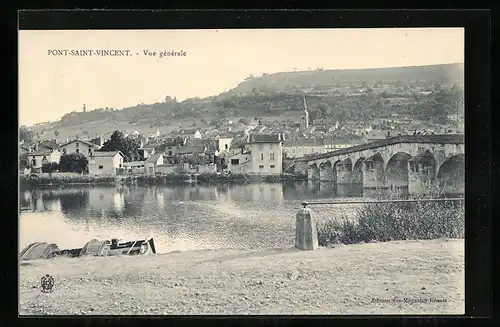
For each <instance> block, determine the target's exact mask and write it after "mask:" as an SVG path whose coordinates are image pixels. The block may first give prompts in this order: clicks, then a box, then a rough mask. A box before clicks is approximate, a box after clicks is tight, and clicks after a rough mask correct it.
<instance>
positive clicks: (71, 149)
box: [60, 140, 99, 157]
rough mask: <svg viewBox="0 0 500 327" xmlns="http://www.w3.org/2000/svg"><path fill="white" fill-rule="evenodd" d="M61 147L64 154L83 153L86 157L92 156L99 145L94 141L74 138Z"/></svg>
mask: <svg viewBox="0 0 500 327" xmlns="http://www.w3.org/2000/svg"><path fill="white" fill-rule="evenodd" d="M60 149H61V152H62V153H63V154H71V153H81V154H83V155H85V156H86V157H90V156H92V154H93V153H94V151H97V150H98V149H99V146H98V145H97V144H94V143H92V142H87V141H83V140H73V141H70V142H68V143H66V144H63V145H61V147H60Z"/></svg>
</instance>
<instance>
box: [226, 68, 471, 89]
mask: <svg viewBox="0 0 500 327" xmlns="http://www.w3.org/2000/svg"><path fill="white" fill-rule="evenodd" d="M463 80H464V66H463V64H461V63H457V64H445V65H430V66H415V67H395V68H377V69H345V70H323V69H316V70H311V71H300V72H283V73H275V74H264V75H263V76H259V77H254V76H249V77H247V78H246V80H245V81H244V82H242V83H240V84H239V85H238V86H237V87H235V88H234V89H233V90H232V92H236V93H250V92H252V90H253V89H255V88H257V89H259V88H266V89H274V90H286V89H288V88H290V87H308V86H311V85H335V84H350V83H361V82H372V83H375V82H383V83H384V82H396V81H401V82H412V81H427V82H435V83H460V82H462V81H463Z"/></svg>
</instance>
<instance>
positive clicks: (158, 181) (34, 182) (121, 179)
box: [20, 173, 307, 189]
mask: <svg viewBox="0 0 500 327" xmlns="http://www.w3.org/2000/svg"><path fill="white" fill-rule="evenodd" d="M35 176H36V177H35ZM301 180H307V176H302V175H293V174H280V175H277V174H240V173H238V174H231V173H210V174H208V173H203V174H176V173H172V174H162V175H117V176H98V175H73V176H67V175H58V174H57V173H54V174H52V175H51V176H47V175H45V174H44V175H32V176H29V177H23V176H22V177H21V178H20V187H21V189H27V188H43V187H52V186H61V187H63V186H71V185H139V186H146V185H172V184H211V185H214V184H226V183H230V184H245V183H278V182H287V181H301Z"/></svg>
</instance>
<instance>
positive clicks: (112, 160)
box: [89, 151, 124, 175]
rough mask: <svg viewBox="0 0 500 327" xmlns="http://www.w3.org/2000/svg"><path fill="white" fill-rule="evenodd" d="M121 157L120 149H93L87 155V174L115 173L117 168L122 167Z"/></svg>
mask: <svg viewBox="0 0 500 327" xmlns="http://www.w3.org/2000/svg"><path fill="white" fill-rule="evenodd" d="M123 158H124V156H123V153H121V151H111V152H102V151H95V152H94V153H92V156H91V157H89V174H90V175H116V171H117V169H120V168H122V167H123Z"/></svg>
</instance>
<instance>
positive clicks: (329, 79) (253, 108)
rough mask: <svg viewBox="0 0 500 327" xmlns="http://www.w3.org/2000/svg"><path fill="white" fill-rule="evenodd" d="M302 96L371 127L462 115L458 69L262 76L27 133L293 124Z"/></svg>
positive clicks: (331, 115)
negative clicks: (395, 118)
mask: <svg viewBox="0 0 500 327" xmlns="http://www.w3.org/2000/svg"><path fill="white" fill-rule="evenodd" d="M304 92H306V94H307V106H308V109H309V111H310V117H311V118H312V119H313V120H314V119H319V118H328V119H335V120H339V121H340V122H341V123H345V122H349V121H356V122H370V121H373V120H374V119H377V118H387V117H390V115H391V114H399V115H400V116H402V115H404V116H406V117H408V118H409V119H419V120H422V121H429V122H433V123H439V124H442V123H447V120H448V118H447V117H448V116H449V115H450V114H456V112H457V111H463V64H449V65H435V66H422V67H404V68H383V69H363V70H315V71H307V72H284V73H276V74H270V75H267V74H264V76H261V77H256V78H254V77H252V78H247V80H245V81H244V82H242V83H240V84H239V85H238V86H236V87H235V88H234V89H232V90H230V91H228V92H225V93H221V94H219V95H216V96H212V97H208V98H203V99H201V98H191V99H186V100H184V101H182V102H179V101H177V100H176V99H175V97H174V96H167V97H166V98H165V101H163V102H158V103H154V104H139V105H136V106H133V107H128V108H123V109H121V110H117V109H116V108H108V107H106V108H98V109H95V110H89V111H87V112H85V113H84V112H71V113H68V114H66V115H64V116H63V117H62V118H61V119H60V120H59V121H57V122H53V123H49V124H43V125H38V126H36V127H34V128H32V129H33V130H34V131H35V132H36V133H38V134H39V136H40V137H41V138H54V136H55V137H59V138H63V139H64V138H66V137H75V136H76V135H79V136H81V137H84V138H85V137H94V136H96V135H102V134H106V133H111V132H112V129H122V130H126V131H134V130H137V131H140V132H141V133H150V132H154V131H156V130H159V131H160V133H162V134H164V133H169V132H170V131H172V130H174V129H177V128H179V127H198V128H202V127H206V126H216V125H217V124H218V123H219V122H220V121H221V118H228V119H232V120H235V121H236V120H238V119H240V118H242V117H245V118H254V117H258V118H261V119H262V120H263V121H272V120H280V121H282V122H286V121H294V122H297V121H298V119H299V117H300V116H301V115H302V110H303V107H304V104H303V94H304ZM110 126H113V128H110Z"/></svg>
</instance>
